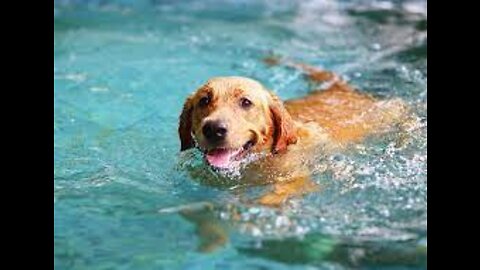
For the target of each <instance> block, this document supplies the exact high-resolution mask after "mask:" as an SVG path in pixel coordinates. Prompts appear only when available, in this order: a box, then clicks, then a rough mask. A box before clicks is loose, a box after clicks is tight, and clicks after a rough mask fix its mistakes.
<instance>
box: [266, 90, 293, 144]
mask: <svg viewBox="0 0 480 270" xmlns="http://www.w3.org/2000/svg"><path fill="white" fill-rule="evenodd" d="M269 109H270V114H271V115H272V122H273V127H274V130H273V146H272V152H274V153H279V152H283V151H285V150H286V149H287V146H288V145H290V144H294V143H296V142H297V130H296V128H295V125H294V123H293V120H292V117H291V116H290V114H289V113H288V111H287V110H286V109H285V107H284V106H283V102H282V101H281V100H280V98H279V97H278V96H276V95H275V94H273V93H270V105H269Z"/></svg>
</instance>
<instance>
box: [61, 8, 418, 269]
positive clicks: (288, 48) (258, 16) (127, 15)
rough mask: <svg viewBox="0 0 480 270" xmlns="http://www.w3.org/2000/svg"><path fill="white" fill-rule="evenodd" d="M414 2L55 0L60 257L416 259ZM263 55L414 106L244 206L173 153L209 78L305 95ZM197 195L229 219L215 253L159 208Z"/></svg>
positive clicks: (361, 263)
mask: <svg viewBox="0 0 480 270" xmlns="http://www.w3.org/2000/svg"><path fill="white" fill-rule="evenodd" d="M425 4H426V3H424V2H423V1H382V2H378V1H330V0H318V1H298V2H295V1H277V2H275V3H273V2H272V1H248V0H242V1H220V0H215V1H212V0H207V1H181V2H180V1H158V0H157V1H144V0H142V1H126V0H125V1H56V2H55V10H54V14H55V15H54V245H55V251H54V261H55V268H56V269H317V268H319V269H349V268H352V267H354V268H355V267H356V268H362V269H424V268H426V260H425V258H426V249H427V240H426V239H427V238H426V234H427V229H426V220H427V218H426V217H427V195H426V194H427V185H426V183H427V165H426V162H427V153H426V149H427V139H426V129H427V95H426V93H427V90H426V84H427V67H426V23H427V19H426V11H425ZM272 53H274V54H278V55H284V56H288V57H292V58H295V59H299V60H302V61H304V62H307V63H310V64H314V65H318V66H321V67H324V68H327V69H330V70H333V71H335V72H337V73H340V74H342V75H344V76H346V77H347V78H348V79H349V80H350V82H351V83H352V84H353V85H355V86H357V87H358V88H359V89H362V90H363V91H365V92H368V93H370V94H372V95H374V96H378V97H382V98H387V97H401V98H403V99H404V100H406V101H407V102H408V103H409V105H410V106H411V108H412V110H413V111H414V112H415V113H416V114H417V116H418V119H415V121H413V122H412V123H411V124H410V125H409V126H408V127H407V128H406V129H402V130H399V132H393V133H390V134H388V135H386V136H385V137H384V138H382V139H371V140H367V141H366V142H365V143H364V144H362V145H361V146H359V147H357V148H355V149H353V150H352V151H350V152H348V153H343V154H338V155H335V156H333V157H329V158H328V159H327V160H324V161H322V162H319V164H318V166H319V173H317V174H316V175H315V180H316V181H317V182H319V183H320V184H321V185H322V186H323V189H322V190H321V191H320V192H317V193H313V194H309V195H307V196H306V197H305V198H303V199H294V200H292V201H291V202H290V203H289V204H288V205H287V206H286V207H285V208H284V209H282V210H272V209H267V208H261V207H251V206H246V205H242V203H240V202H238V199H237V197H236V195H235V194H234V192H232V191H231V190H230V189H228V188H227V189H221V188H213V187H210V186H206V185H202V184H200V183H198V182H197V181H194V180H193V179H192V178H191V177H190V176H189V175H188V174H187V173H186V172H185V170H184V168H183V167H184V166H185V164H184V163H185V162H186V160H187V159H186V156H185V155H193V156H195V153H187V154H180V153H179V148H180V146H179V140H178V137H177V124H178V122H177V121H178V116H179V113H180V110H181V107H182V105H183V102H184V99H185V97H186V96H187V95H188V94H189V93H190V92H192V91H193V90H194V89H195V88H196V87H198V86H199V85H200V84H202V83H203V82H204V81H205V80H206V79H208V78H209V77H213V76H221V75H241V76H248V77H252V78H255V79H257V80H259V81H261V82H262V83H264V84H265V85H266V86H267V87H269V88H271V89H273V90H274V91H275V92H276V93H277V94H278V95H279V96H280V97H281V98H283V99H288V98H292V97H298V96H301V95H304V94H306V93H307V92H308V91H309V89H310V85H308V83H306V82H305V81H304V80H303V78H302V74H300V73H299V72H297V71H295V70H291V69H287V68H284V67H269V66H266V65H264V63H263V62H262V61H261V59H262V58H263V57H265V56H267V55H270V54H272ZM196 161H199V159H198V158H197V159H196ZM193 163H194V164H187V166H201V165H199V164H198V163H200V162H196V163H195V159H194V162H193ZM320 167H321V168H324V169H320ZM333 167H334V168H335V170H332V169H331V168H333ZM257 191H258V189H256V188H252V189H251V190H249V191H248V192H249V193H251V194H255V192H257ZM203 202H213V203H214V204H215V205H217V209H216V211H215V213H214V214H215V215H216V216H217V217H218V218H219V219H220V220H223V221H224V222H225V223H228V224H231V225H232V226H233V227H234V228H232V229H231V230H230V242H229V243H228V244H227V246H226V247H224V248H223V249H220V250H218V251H216V252H214V253H211V254H204V253H199V252H197V246H198V241H199V240H198V239H197V237H196V236H195V232H194V231H195V227H194V226H193V224H191V223H190V222H188V221H187V220H185V219H184V218H182V217H181V216H180V215H179V214H178V213H177V212H176V211H165V210H166V209H175V208H176V207H181V206H184V205H196V204H198V203H203ZM227 203H233V204H235V205H236V207H238V209H240V221H238V222H230V221H231V217H230V216H229V212H228V210H227V209H225V208H222V205H226V204H227Z"/></svg>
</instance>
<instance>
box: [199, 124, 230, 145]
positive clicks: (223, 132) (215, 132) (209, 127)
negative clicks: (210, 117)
mask: <svg viewBox="0 0 480 270" xmlns="http://www.w3.org/2000/svg"><path fill="white" fill-rule="evenodd" d="M202 132H203V135H204V136H205V138H207V140H209V141H210V142H219V141H222V140H223V139H225V137H226V136H227V132H228V129H227V125H226V124H225V123H223V122H220V121H208V122H206V123H205V124H204V125H203V129H202Z"/></svg>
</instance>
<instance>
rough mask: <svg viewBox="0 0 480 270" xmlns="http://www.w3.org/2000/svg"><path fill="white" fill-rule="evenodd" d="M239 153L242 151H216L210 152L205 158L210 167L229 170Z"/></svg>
mask: <svg viewBox="0 0 480 270" xmlns="http://www.w3.org/2000/svg"><path fill="white" fill-rule="evenodd" d="M239 151H240V150H231V149H214V150H211V151H208V152H207V154H206V155H205V156H206V158H207V161H208V163H209V164H210V165H212V166H215V167H217V168H228V167H229V166H230V164H231V162H232V160H233V158H234V157H235V156H236V155H237V154H238V153H239Z"/></svg>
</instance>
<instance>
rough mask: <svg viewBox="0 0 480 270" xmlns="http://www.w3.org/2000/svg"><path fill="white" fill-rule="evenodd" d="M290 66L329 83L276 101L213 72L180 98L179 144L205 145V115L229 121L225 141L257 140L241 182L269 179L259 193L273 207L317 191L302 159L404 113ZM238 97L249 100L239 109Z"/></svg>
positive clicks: (392, 103)
mask: <svg viewBox="0 0 480 270" xmlns="http://www.w3.org/2000/svg"><path fill="white" fill-rule="evenodd" d="M296 67H297V68H301V69H302V70H304V71H305V72H306V73H307V76H308V78H309V79H310V80H313V81H327V82H328V83H330V86H329V87H328V88H327V89H326V90H316V91H313V92H312V93H310V94H309V95H307V96H305V97H301V98H298V99H292V100H287V101H285V102H282V101H281V100H280V99H279V98H278V97H277V96H276V95H275V94H274V93H273V92H271V91H269V90H267V89H265V87H264V86H263V85H262V84H260V83H259V82H257V81H254V80H252V79H249V78H243V77H218V78H212V79H210V80H209V81H208V82H207V83H206V84H204V85H203V86H201V87H200V88H199V89H198V90H197V91H195V93H193V94H192V95H191V96H190V97H189V98H188V99H187V100H186V102H185V105H184V108H183V111H182V114H181V117H180V125H179V135H180V139H181V149H182V150H186V149H189V148H192V147H194V146H195V144H194V138H193V137H192V134H193V136H194V137H195V139H196V142H197V143H198V146H199V147H200V148H202V149H208V148H209V145H208V143H207V142H206V140H205V139H204V138H203V135H202V132H201V126H202V123H203V122H204V121H206V120H208V119H218V118H221V119H222V121H225V122H226V123H228V127H229V135H228V137H227V141H226V145H225V146H226V147H230V148H239V147H242V145H243V144H244V143H245V142H247V141H249V140H252V139H255V140H256V144H255V145H254V147H253V148H252V149H250V152H255V153H268V155H266V157H265V158H262V159H260V160H257V161H255V162H254V163H252V164H250V165H249V166H247V167H246V168H245V170H244V171H243V173H242V180H241V181H247V182H252V183H266V182H273V183H274V185H273V189H272V191H271V192H270V193H268V194H265V195H264V196H262V197H261V198H259V202H260V203H262V204H264V205H271V206H278V205H280V204H282V203H283V202H284V201H285V200H286V199H288V198H289V197H290V196H294V195H298V194H303V193H305V192H308V191H310V190H313V189H315V185H314V184H313V183H312V182H310V180H309V174H310V171H309V168H308V166H306V163H307V162H306V160H308V159H311V158H313V157H314V155H315V153H317V152H316V149H317V150H318V149H319V147H320V148H321V149H322V151H323V152H325V153H331V152H332V151H337V150H339V149H342V148H344V147H346V146H348V145H350V144H352V143H356V142H360V141H361V140H362V139H364V138H365V137H367V136H370V135H373V134H378V133H381V132H384V131H386V130H388V129H389V127H391V126H392V125H393V124H394V123H396V122H399V121H400V120H401V119H402V118H403V117H404V116H405V112H406V107H405V105H404V104H403V102H402V101H401V100H399V99H393V100H386V101H380V100H377V99H375V98H373V97H371V96H369V95H366V94H363V93H360V92H358V91H356V90H354V89H353V88H352V87H351V86H349V85H348V84H347V83H346V82H344V81H342V80H340V79H339V78H338V77H337V76H336V75H335V74H333V73H331V72H328V71H320V70H317V69H315V68H313V67H309V66H306V65H300V66H296ZM205 96H210V97H211V102H210V103H209V104H208V106H205V107H201V106H198V103H199V101H200V99H201V98H202V97H205ZM244 97H247V98H248V99H250V100H251V101H252V103H253V106H251V107H250V108H248V109H245V108H242V107H241V106H240V105H239V104H240V100H241V99H242V98H244ZM272 175H274V179H271V178H272Z"/></svg>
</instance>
